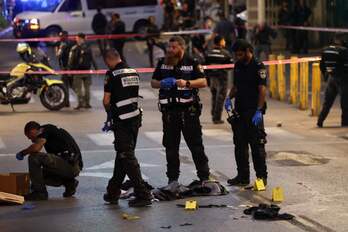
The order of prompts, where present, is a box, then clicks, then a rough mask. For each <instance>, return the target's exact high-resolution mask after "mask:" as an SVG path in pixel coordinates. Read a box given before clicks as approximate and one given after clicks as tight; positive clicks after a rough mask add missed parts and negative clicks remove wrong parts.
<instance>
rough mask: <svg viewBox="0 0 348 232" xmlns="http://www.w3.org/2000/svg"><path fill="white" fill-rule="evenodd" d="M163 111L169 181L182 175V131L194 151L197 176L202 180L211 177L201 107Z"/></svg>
mask: <svg viewBox="0 0 348 232" xmlns="http://www.w3.org/2000/svg"><path fill="white" fill-rule="evenodd" d="M162 113H163V114H162V122H163V146H164V147H165V149H166V158H167V177H168V179H169V181H174V180H178V179H179V175H180V158H179V146H180V140H181V132H182V133H183V135H184V139H185V141H186V144H187V146H188V147H189V149H190V151H191V153H192V158H193V162H194V164H195V166H196V170H197V176H198V177H199V179H200V180H207V179H209V175H210V172H209V165H208V157H207V156H206V154H205V152H204V146H203V139H202V126H201V123H200V120H199V116H200V109H199V108H198V107H193V106H192V107H191V108H189V109H168V110H164V111H163V112H162Z"/></svg>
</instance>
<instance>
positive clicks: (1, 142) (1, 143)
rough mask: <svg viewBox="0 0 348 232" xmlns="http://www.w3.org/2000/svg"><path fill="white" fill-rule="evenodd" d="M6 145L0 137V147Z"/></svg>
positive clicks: (2, 147)
mask: <svg viewBox="0 0 348 232" xmlns="http://www.w3.org/2000/svg"><path fill="white" fill-rule="evenodd" d="M5 148H6V145H5V143H4V141H3V140H2V139H1V138H0V149H5Z"/></svg>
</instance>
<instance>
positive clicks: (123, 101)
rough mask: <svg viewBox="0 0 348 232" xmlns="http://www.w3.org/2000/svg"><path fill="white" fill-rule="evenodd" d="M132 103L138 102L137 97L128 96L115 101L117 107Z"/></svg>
mask: <svg viewBox="0 0 348 232" xmlns="http://www.w3.org/2000/svg"><path fill="white" fill-rule="evenodd" d="M133 103H138V97H132V98H128V99H125V100H122V101H119V102H117V103H116V106H117V107H122V106H126V105H130V104H133Z"/></svg>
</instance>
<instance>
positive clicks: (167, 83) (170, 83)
mask: <svg viewBox="0 0 348 232" xmlns="http://www.w3.org/2000/svg"><path fill="white" fill-rule="evenodd" d="M175 85H176V79H175V78H174V77H167V78H164V79H163V80H161V82H160V87H161V89H171V88H173V87H174V86H175Z"/></svg>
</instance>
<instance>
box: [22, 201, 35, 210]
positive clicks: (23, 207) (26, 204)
mask: <svg viewBox="0 0 348 232" xmlns="http://www.w3.org/2000/svg"><path fill="white" fill-rule="evenodd" d="M35 208H36V206H35V205H33V204H31V203H25V204H24V205H23V206H22V210H33V209H35Z"/></svg>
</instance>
